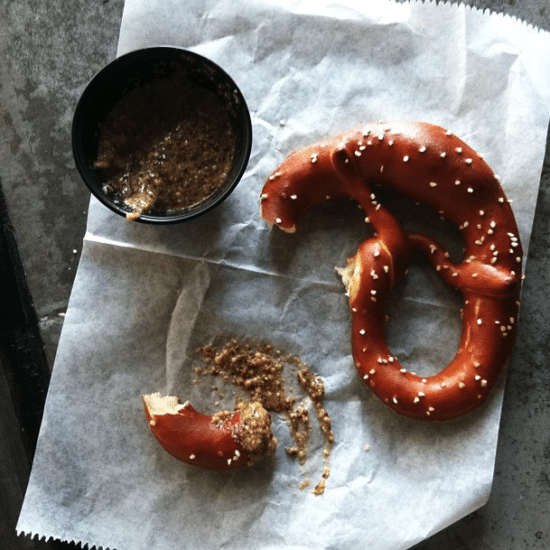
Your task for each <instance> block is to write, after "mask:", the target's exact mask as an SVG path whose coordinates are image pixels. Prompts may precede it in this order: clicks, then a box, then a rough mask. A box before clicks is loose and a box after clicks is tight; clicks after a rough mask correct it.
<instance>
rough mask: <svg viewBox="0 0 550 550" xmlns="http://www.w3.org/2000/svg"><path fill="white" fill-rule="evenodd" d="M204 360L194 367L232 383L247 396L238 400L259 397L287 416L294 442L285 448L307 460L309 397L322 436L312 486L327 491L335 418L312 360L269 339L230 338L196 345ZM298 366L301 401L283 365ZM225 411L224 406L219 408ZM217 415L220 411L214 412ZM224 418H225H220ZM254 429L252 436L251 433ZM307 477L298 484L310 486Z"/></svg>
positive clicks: (257, 399)
mask: <svg viewBox="0 0 550 550" xmlns="http://www.w3.org/2000/svg"><path fill="white" fill-rule="evenodd" d="M196 351H197V354H198V355H199V356H200V357H201V359H202V363H203V365H202V366H198V367H196V368H195V374H196V375H211V376H216V377H219V378H221V379H222V380H223V381H224V382H226V383H232V384H233V385H234V386H236V387H237V388H238V389H239V390H240V391H241V392H243V393H244V394H246V397H245V398H244V399H243V398H239V399H238V403H240V405H238V406H243V405H242V403H243V402H244V403H249V402H250V403H252V404H254V403H256V404H259V405H261V406H262V407H263V408H264V409H265V410H266V411H270V412H276V413H282V414H284V415H285V416H286V418H287V421H288V428H289V432H290V436H291V438H292V441H293V445H292V446H291V447H287V448H286V452H287V454H288V455H289V456H291V457H295V458H297V459H298V462H299V463H300V464H301V465H303V464H305V463H306V461H307V459H308V446H309V441H310V437H311V430H312V424H311V420H310V413H309V409H308V403H309V404H312V405H313V408H314V411H315V416H316V417H317V423H318V426H319V430H320V432H321V435H322V437H323V439H324V450H323V463H324V467H323V472H322V475H321V477H322V480H321V481H320V482H319V483H318V484H317V486H316V487H315V489H314V490H313V493H314V494H317V495H321V494H323V493H324V491H325V480H326V479H328V477H329V475H330V461H329V459H330V456H331V451H332V445H333V443H334V433H333V431H332V422H331V419H330V416H329V414H328V411H327V410H326V408H325V406H324V402H323V399H324V396H325V387H324V384H323V381H322V379H321V377H320V376H318V375H317V374H315V373H313V372H312V371H311V369H310V366H309V365H307V364H306V363H304V362H303V361H301V360H300V359H298V358H297V357H295V356H293V355H284V354H283V353H282V352H281V351H279V350H276V349H275V348H274V347H273V346H271V345H268V344H257V345H252V344H242V343H239V342H238V341H237V340H230V341H228V342H226V343H225V344H224V345H222V346H221V347H215V346H213V345H209V346H205V347H201V348H198V349H197V350H196ZM289 368H290V370H292V371H294V374H295V376H296V381H297V384H298V388H299V389H300V390H301V391H302V393H303V394H304V395H303V398H302V400H301V401H300V402H299V403H298V402H297V399H296V397H294V395H293V392H292V388H291V387H289V383H288V381H287V380H286V378H285V369H289ZM217 415H222V416H223V411H222V412H220V413H217ZM214 417H216V415H214ZM220 420H223V418H220ZM253 435H254V434H253V430H252V431H251V433H250V434H249V437H253ZM309 484H310V481H309V479H305V480H303V481H302V482H301V483H300V485H299V486H300V488H305V487H307V486H309Z"/></svg>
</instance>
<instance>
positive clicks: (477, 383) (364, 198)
mask: <svg viewBox="0 0 550 550" xmlns="http://www.w3.org/2000/svg"><path fill="white" fill-rule="evenodd" d="M379 186H381V187H387V188H390V189H392V190H395V191H397V192H399V193H402V194H404V195H406V196H408V197H409V198H411V199H412V200H414V201H417V202H421V203H424V204H426V205H428V206H430V207H431V208H433V209H434V210H435V211H436V212H438V213H439V214H440V215H441V216H442V217H444V218H445V219H447V220H449V221H450V222H451V223H453V224H454V225H456V226H457V227H458V229H459V230H460V231H461V232H462V235H463V237H464V242H465V249H464V259H463V261H462V262H461V263H459V264H455V263H453V262H452V261H451V260H450V259H449V254H448V253H447V252H446V251H445V249H444V248H443V247H442V246H441V245H440V244H439V243H438V242H436V241H435V240H434V239H432V238H431V237H429V236H427V235H424V234H421V233H410V234H408V233H406V232H405V231H404V230H403V229H402V228H401V226H400V224H399V223H398V222H397V220H396V219H395V218H394V216H393V215H392V214H391V213H390V212H389V211H388V210H387V209H386V208H385V207H384V206H383V205H382V204H381V203H380V202H379V201H378V200H377V197H376V194H375V192H376V190H377V188H378V187H379ZM344 197H348V198H353V199H355V200H356V201H358V203H359V205H360V207H361V208H362V209H363V210H364V212H365V216H366V218H365V220H366V222H367V223H370V224H371V225H372V227H373V229H374V231H375V235H374V236H373V237H371V238H368V239H367V240H366V241H365V242H363V243H362V244H361V245H360V247H359V249H358V251H357V253H356V254H355V256H354V257H352V258H350V259H349V260H348V264H347V266H346V267H345V268H343V269H341V270H339V272H340V275H341V276H342V279H343V282H344V284H345V286H346V290H347V294H348V295H349V302H350V309H351V313H352V354H353V357H354V360H355V365H356V367H357V370H358V372H359V374H360V376H361V378H362V379H363V380H364V382H365V383H366V384H367V386H368V387H369V388H371V390H372V391H373V392H374V393H375V394H376V395H377V396H378V397H379V398H380V399H381V400H382V401H383V402H384V403H386V404H388V405H389V406H390V407H391V408H392V409H394V410H395V411H397V412H398V413H401V414H403V415H406V416H410V417H413V418H419V419H425V420H445V419H448V418H453V417H456V416H458V415H461V414H464V413H466V412H468V411H470V410H472V409H474V408H476V407H477V406H479V405H480V404H481V403H483V402H484V401H485V400H486V398H487V395H488V394H489V391H490V389H491V388H492V386H493V385H494V383H495V381H496V379H497V378H498V376H499V374H500V373H501V372H502V370H503V368H504V367H505V365H506V363H507V361H508V359H509V357H510V354H511V352H512V349H513V346H514V340H515V335H516V327H517V317H518V308H519V296H520V290H521V274H522V258H523V251H522V247H521V243H520V239H519V234H518V228H517V226H516V221H515V218H514V215H513V212H512V209H511V207H510V204H509V201H508V200H507V198H506V196H505V194H504V191H503V189H502V187H501V185H500V183H499V181H498V177H497V176H496V175H495V174H494V173H493V172H492V170H491V169H490V168H489V166H488V165H487V163H486V162H485V161H484V160H483V159H482V158H481V156H480V155H478V154H477V153H476V152H475V151H474V150H473V149H472V148H471V147H469V146H468V145H467V144H466V143H464V142H463V141H462V140H460V139H459V138H458V137H456V136H454V135H453V134H452V133H451V132H448V131H446V130H445V129H443V128H441V127H438V126H434V125H432V124H427V123H422V122H381V123H376V124H371V125H367V126H365V127H362V128H357V129H354V130H350V131H348V132H345V133H342V134H339V135H337V136H334V137H332V138H330V139H327V140H325V141H322V142H320V143H318V144H316V145H312V146H309V147H305V148H303V149H299V150H297V151H295V152H294V153H292V154H291V155H290V156H289V157H288V158H287V159H286V160H285V161H284V162H283V164H281V166H279V167H278V168H277V169H276V170H275V171H274V172H273V173H272V174H271V175H270V176H269V178H268V180H267V182H266V183H265V185H264V187H263V190H262V194H261V214H262V216H263V218H264V219H265V220H266V221H267V223H268V224H269V225H270V226H271V225H277V226H279V227H280V228H281V229H283V230H285V231H288V232H294V231H295V230H296V227H297V224H298V222H299V220H300V218H301V217H302V216H303V215H304V214H305V212H307V211H308V210H309V209H311V208H312V207H314V206H316V205H320V204H322V203H324V202H327V201H330V200H334V199H339V198H344ZM413 249H416V250H419V251H420V252H421V253H423V254H424V255H425V256H426V257H427V258H428V260H429V261H430V263H431V264H432V265H433V267H434V268H435V269H436V270H437V273H438V274H439V275H440V276H441V277H442V279H443V280H444V281H445V282H447V283H448V284H450V285H452V286H453V287H454V288H456V289H458V290H459V291H461V293H462V295H463V297H464V308H463V311H462V317H463V330H462V335H461V340H460V344H459V347H458V350H457V353H456V355H455V357H454V358H453V360H452V361H451V362H450V363H449V365H447V366H446V367H445V368H444V369H443V370H441V372H439V373H438V374H436V375H434V376H426V377H421V376H417V375H416V374H414V373H412V372H409V371H407V370H406V369H405V368H403V366H402V365H401V364H400V363H399V361H398V359H397V358H396V357H395V356H394V355H393V354H392V353H391V352H390V350H389V349H388V347H387V344H386V340H385V323H386V318H385V306H386V303H387V300H388V296H389V293H390V291H391V289H392V287H393V285H394V284H395V281H396V280H397V279H398V278H399V277H401V276H402V275H403V274H404V273H405V271H406V269H407V265H408V262H409V255H410V252H411V250H413Z"/></svg>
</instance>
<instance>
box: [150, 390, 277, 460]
mask: <svg viewBox="0 0 550 550" xmlns="http://www.w3.org/2000/svg"><path fill="white" fill-rule="evenodd" d="M142 398H143V404H144V408H145V415H146V417H147V420H148V421H149V427H150V429H151V432H152V433H153V435H154V436H155V438H156V439H157V441H158V442H159V443H160V444H161V446H162V447H163V448H164V449H165V450H166V451H168V452H169V453H170V454H171V455H172V456H174V457H175V458H177V459H178V460H181V461H182V462H187V463H188V464H192V465H194V466H197V467H199V468H205V469H208V470H235V469H237V468H241V467H243V466H250V465H252V464H253V463H254V462H255V461H256V460H259V459H260V458H262V457H264V456H266V455H269V454H272V453H273V452H274V451H275V448H276V446H277V439H276V438H275V437H274V436H273V434H272V433H271V428H270V427H271V416H270V414H269V412H268V411H266V410H265V409H264V408H263V407H262V405H261V404H260V403H257V402H253V401H249V402H245V403H240V404H238V405H237V407H236V409H235V410H234V411H220V412H218V413H216V414H215V415H212V416H211V415H207V414H201V413H199V412H197V411H196V410H195V409H194V408H193V407H192V406H191V404H190V403H189V402H185V403H183V404H179V402H178V399H177V397H174V396H161V395H160V393H152V394H148V395H143V396H142Z"/></svg>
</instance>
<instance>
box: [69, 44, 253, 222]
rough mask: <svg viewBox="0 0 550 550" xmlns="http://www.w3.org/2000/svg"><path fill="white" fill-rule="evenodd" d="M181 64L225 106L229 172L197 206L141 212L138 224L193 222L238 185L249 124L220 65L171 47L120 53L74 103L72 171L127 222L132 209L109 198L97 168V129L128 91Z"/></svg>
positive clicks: (246, 156)
mask: <svg viewBox="0 0 550 550" xmlns="http://www.w3.org/2000/svg"><path fill="white" fill-rule="evenodd" d="M178 63H180V64H182V65H183V66H185V68H186V72H187V74H188V76H189V78H190V79H191V80H192V81H193V82H195V83H197V84H199V85H201V86H203V87H206V88H208V89H210V90H212V91H214V92H215V93H217V94H218V95H219V96H220V97H221V98H222V99H224V100H225V101H227V104H228V106H229V112H230V116H231V120H232V123H233V131H234V136H235V153H234V156H233V163H232V167H231V169H230V171H229V174H228V176H227V178H226V180H225V182H224V184H223V185H222V186H220V188H219V189H218V190H217V191H216V192H215V193H213V194H212V195H211V196H210V197H208V198H207V199H205V200H204V201H202V202H201V203H199V204H197V205H195V206H191V207H189V208H186V209H181V210H174V211H166V212H155V213H142V214H141V215H140V217H139V218H137V220H136V221H138V222H141V223H151V224H170V223H179V222H184V221H187V220H191V219H194V218H196V217H197V216H200V215H202V214H205V213H206V212H208V211H210V210H212V209H213V208H215V207H216V206H218V205H219V204H220V203H222V202H223V201H224V200H225V199H226V198H227V197H228V196H229V195H230V194H231V193H232V192H233V190H234V189H235V187H236V186H237V184H238V183H239V181H240V180H241V178H242V176H243V174H244V172H245V170H246V167H247V165H248V160H249V158H250V151H251V148H252V123H251V119H250V112H249V110H248V107H247V104H246V101H245V99H244V97H243V95H242V92H241V91H240V89H239V87H238V86H237V84H236V83H235V82H234V80H233V79H232V78H231V77H230V76H229V75H228V74H227V73H226V72H225V70H223V69H222V68H221V67H220V66H219V65H217V64H216V63H214V62H213V61H212V60H210V59H208V58H206V57H204V56H202V55H199V54H197V53H195V52H192V51H189V50H185V49H183V48H179V47H174V46H154V47H150V48H143V49H139V50H134V51H132V52H129V53H127V54H124V55H122V56H120V57H118V58H116V59H115V60H114V61H112V62H111V63H109V64H108V65H107V66H105V67H104V68H103V69H101V70H100V71H99V72H98V73H97V74H96V75H95V76H94V77H93V78H92V80H91V81H90V82H89V83H88V85H87V86H86V88H85V90H84V92H83V93H82V95H81V96H80V99H79V101H78V103H77V106H76V109H75V112H74V116H73V124H72V136H71V137H72V149H73V157H74V161H75V165H76V168H77V170H78V172H79V174H80V177H81V178H82V180H83V182H84V183H85V184H86V186H87V187H88V189H89V190H90V192H91V193H92V194H93V195H94V196H95V197H96V198H97V199H98V200H99V201H100V202H101V203H102V204H103V205H105V206H106V207H108V208H109V209H110V210H112V211H113V212H116V213H117V214H119V215H121V216H124V217H126V215H127V214H128V213H129V212H131V208H130V207H128V206H126V205H125V204H124V202H123V201H122V200H121V198H120V197H118V196H117V195H116V194H112V193H107V192H106V191H105V190H104V189H105V184H106V177H105V176H104V175H103V174H102V173H101V171H100V170H98V169H97V168H96V167H95V161H96V159H97V152H98V141H99V130H100V127H101V124H102V123H103V122H104V120H105V118H106V116H107V114H108V113H109V112H110V111H111V110H112V108H113V107H114V105H115V104H116V103H117V102H118V101H119V100H120V99H121V98H122V97H123V96H124V95H125V94H126V93H128V92H129V91H131V90H133V89H135V88H137V87H139V86H141V85H143V84H147V83H148V82H151V81H152V80H155V79H158V75H159V74H167V72H169V71H174V70H175V68H176V66H177V64H178Z"/></svg>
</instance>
